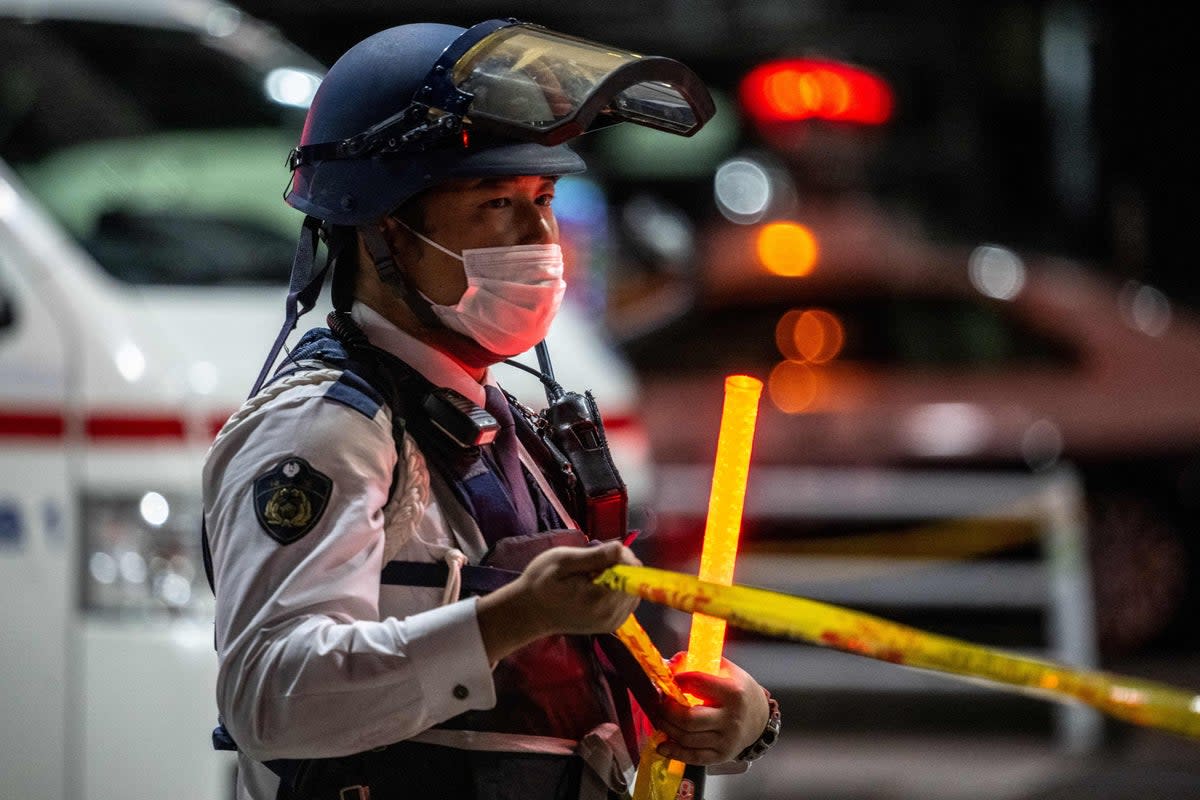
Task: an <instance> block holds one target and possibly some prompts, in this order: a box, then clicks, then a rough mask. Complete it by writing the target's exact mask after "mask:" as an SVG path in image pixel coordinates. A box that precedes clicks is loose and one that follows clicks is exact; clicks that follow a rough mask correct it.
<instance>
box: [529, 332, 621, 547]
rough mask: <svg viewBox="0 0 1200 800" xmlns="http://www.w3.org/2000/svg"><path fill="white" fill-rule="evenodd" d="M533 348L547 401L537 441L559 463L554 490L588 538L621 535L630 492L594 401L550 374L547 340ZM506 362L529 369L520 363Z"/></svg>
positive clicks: (590, 395) (553, 475) (552, 369)
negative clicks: (616, 463) (610, 450)
mask: <svg viewBox="0 0 1200 800" xmlns="http://www.w3.org/2000/svg"><path fill="white" fill-rule="evenodd" d="M535 351H536V353H537V359H538V366H539V367H541V374H539V375H538V377H539V379H540V380H541V381H542V384H543V385H544V386H545V388H546V400H547V402H548V406H547V408H546V410H545V411H543V412H542V413H541V414H539V415H538V416H537V418H536V419H535V420H534V423H535V426H536V431H537V434H538V440H539V441H540V443H541V444H542V446H543V448H544V450H545V451H546V453H547V455H548V456H549V457H550V458H551V459H552V460H553V461H554V462H555V463H556V464H557V465H558V469H557V470H554V471H553V472H552V474H551V475H550V478H551V480H552V481H553V483H554V484H555V489H556V490H557V492H558V495H559V496H560V497H561V498H562V499H563V501H564V502H565V504H566V505H567V510H568V511H569V512H570V513H571V515H572V516H573V517H574V518H575V521H576V522H578V523H579V526H580V527H581V528H583V530H584V532H586V533H587V534H588V536H589V537H591V538H592V539H600V540H608V539H623V538H625V535H626V534H627V533H628V527H629V493H628V491H627V490H626V488H625V482H624V481H622V480H621V476H620V474H619V473H618V472H617V468H616V465H615V464H614V463H613V460H612V454H611V453H609V450H608V440H607V439H606V438H605V435H604V423H603V421H602V420H601V418H600V412H599V409H598V408H597V407H596V400H595V398H594V397H593V396H592V393H591V392H590V391H589V392H585V393H584V394H579V393H578V392H568V391H565V390H563V388H562V386H561V385H559V383H558V381H556V380H555V379H554V367H553V366H552V365H551V363H550V352H549V350H548V349H547V348H546V343H545V342H540V343H538V345H537V347H536V349H535ZM507 363H509V364H511V365H513V366H515V367H518V368H520V369H524V370H526V371H527V372H533V370H531V369H529V368H528V367H526V366H525V365H524V364H520V363H518V362H515V361H508V362H507Z"/></svg>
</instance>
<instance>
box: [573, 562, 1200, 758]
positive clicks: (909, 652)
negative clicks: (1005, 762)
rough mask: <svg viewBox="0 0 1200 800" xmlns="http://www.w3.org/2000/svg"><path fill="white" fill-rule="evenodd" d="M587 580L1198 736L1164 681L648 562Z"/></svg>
mask: <svg viewBox="0 0 1200 800" xmlns="http://www.w3.org/2000/svg"><path fill="white" fill-rule="evenodd" d="M596 583H598V584H600V585H602V586H607V587H608V588H610V589H613V590H615V591H619V592H624V593H626V594H631V595H635V596H638V597H642V598H644V599H646V600H649V601H651V602H654V603H658V604H660V605H665V606H669V607H670V608H674V609H677V610H679V611H684V612H687V613H689V614H695V613H702V614H708V615H710V616H713V617H720V618H721V619H724V620H726V621H727V622H729V623H730V624H732V625H736V626H737V627H739V628H743V629H745V630H748V631H754V632H756V633H761V634H764V635H767V636H774V637H777V638H783V639H794V640H797V641H806V642H811V643H813V644H819V645H823V646H825V647H832V648H836V649H838V650H844V651H847V652H850V653H857V654H859V655H863V656H868V657H870V658H876V659H880V660H883V661H890V662H892V663H894V664H904V665H906V666H910V667H919V668H922V669H929V670H936V671H938V672H945V673H949V674H952V675H956V676H960V677H966V678H971V679H980V680H985V681H990V682H992V683H996V684H1000V685H1002V686H1009V687H1015V688H1017V689H1019V690H1020V691H1023V692H1027V693H1032V694H1036V695H1038V696H1041V697H1046V698H1048V699H1053V700H1077V701H1079V702H1082V703H1085V704H1087V705H1089V706H1092V707H1094V708H1097V709H1099V710H1100V711H1103V712H1104V713H1106V714H1109V715H1111V716H1113V717H1116V718H1118V719H1122V720H1125V721H1127V722H1132V723H1134V724H1135V725H1141V726H1144V727H1149V728H1159V729H1162V730H1165V731H1170V732H1172V733H1177V734H1181V735H1183V736H1189V737H1193V738H1200V695H1198V694H1196V693H1195V692H1193V691H1188V690H1184V689H1179V688H1176V687H1173V686H1168V685H1166V684H1160V683H1155V682H1152V681H1146V680H1141V679H1139V678H1129V677H1125V676H1121V675H1114V674H1111V673H1103V672H1095V671H1087V670H1080V669H1075V668H1073V667H1068V666H1064V665H1061V664H1055V663H1052V662H1049V661H1042V660H1039V659H1034V658H1027V657H1024V656H1017V655H1013V654H1010V653H1005V652H1001V651H998V650H991V649H988V648H985V647H981V646H979V645H975V644H971V643H969V642H964V641H961V640H959V639H952V638H950V637H948V636H939V635H937V634H933V633H927V632H925V631H921V630H918V629H916V628H911V627H908V626H907V625H900V624H898V623H895V622H890V621H888V620H885V619H881V618H879V617H875V616H872V615H870V614H864V613H861V612H858V611H852V610H850V609H846V608H841V607H839V606H833V605H828V604H826V603H819V602H817V601H815V600H807V599H805V598H802V597H792V596H790V595H785V594H779V593H777V592H769V591H766V590H763V589H752V588H749V587H745V586H737V585H734V586H721V585H719V584H714V583H708V582H705V581H701V580H699V579H697V578H694V577H692V576H690V575H684V574H682V573H678V572H668V571H666V570H660V569H653V568H651V567H632V566H625V565H618V566H615V567H610V568H609V569H607V570H605V571H604V572H603V573H601V574H600V575H599V576H598V577H597V578H596Z"/></svg>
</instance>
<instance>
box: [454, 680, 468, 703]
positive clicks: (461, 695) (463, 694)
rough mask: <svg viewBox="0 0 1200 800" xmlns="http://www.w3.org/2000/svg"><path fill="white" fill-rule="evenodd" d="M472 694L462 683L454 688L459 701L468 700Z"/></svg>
mask: <svg viewBox="0 0 1200 800" xmlns="http://www.w3.org/2000/svg"><path fill="white" fill-rule="evenodd" d="M470 693H471V691H470V690H469V689H468V688H467V687H465V686H463V685H462V684H461V683H460V684H458V685H457V686H455V687H454V696H455V697H457V698H458V699H459V700H466V699H467V695H469V694H470Z"/></svg>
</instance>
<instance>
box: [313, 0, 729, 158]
mask: <svg viewBox="0 0 1200 800" xmlns="http://www.w3.org/2000/svg"><path fill="white" fill-rule="evenodd" d="M422 85H423V88H422V89H421V90H420V91H419V92H418V93H417V95H416V97H414V98H413V102H412V103H411V104H410V105H409V106H408V107H407V108H404V109H400V110H398V112H397V113H396V114H394V115H393V116H391V117H389V118H388V119H385V120H383V121H382V122H380V123H378V124H376V125H374V126H372V127H371V128H370V129H368V130H366V131H364V132H362V133H360V134H358V135H357V136H353V137H351V138H349V139H345V140H343V141H341V142H326V143H320V144H310V145H306V146H301V147H298V148H296V150H295V151H293V154H292V159H291V166H292V168H293V169H294V168H295V166H297V165H299V164H302V163H305V162H310V161H318V160H327V159H337V158H364V157H371V156H384V155H388V154H409V153H417V152H423V151H426V150H430V149H432V148H435V147H445V146H446V145H447V144H453V143H454V142H453V141H452V139H454V138H457V139H459V140H460V141H461V146H463V147H469V146H470V143H471V141H472V140H473V139H475V138H476V137H478V138H481V139H483V140H487V139H501V140H516V141H529V142H536V143H538V144H543V145H555V144H559V143H561V142H564V141H566V140H568V139H572V138H574V137H576V136H579V135H581V134H583V133H586V132H588V131H591V130H596V129H598V128H602V127H605V126H608V125H612V124H615V123H617V122H632V123H635V124H638V125H645V126H647V127H650V128H655V129H658V130H662V131H666V132H668V133H673V134H677V135H679V136H691V135H692V134H694V133H696V131H698V130H700V128H701V127H702V126H703V125H704V123H706V122H707V121H708V120H709V119H710V118H711V117H712V115H713V111H714V107H713V101H712V97H711V96H710V95H709V93H708V90H707V89H706V88H705V86H704V84H703V82H702V81H701V80H700V79H699V77H697V76H696V74H695V73H694V72H692V71H691V70H690V69H689V68H688V67H686V66H685V65H683V64H681V63H679V62H678V61H675V60H673V59H669V58H663V57H661V56H644V55H640V54H638V53H634V52H630V51H628V50H622V49H620V48H617V47H610V46H608V45H604V44H599V43H596V42H590V41H587V40H585V39H579V38H576V37H574V36H568V35H566V34H561V33H556V32H555V31H551V30H548V29H546V28H542V27H540V26H537V25H531V24H528V23H523V22H517V21H516V20H489V21H488V22H482V23H480V24H478V25H475V26H474V27H472V28H470V29H468V30H467V31H465V32H464V33H463V34H462V35H460V36H459V37H458V39H456V40H455V41H454V42H453V43H452V44H451V45H450V46H449V47H448V48H447V49H446V51H445V52H444V53H443V54H442V56H441V57H440V58H439V59H438V61H437V63H436V64H435V65H434V66H433V68H432V69H431V70H430V72H429V74H428V76H427V77H426V79H425V81H424V82H423V84H422Z"/></svg>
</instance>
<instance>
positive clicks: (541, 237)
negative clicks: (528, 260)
mask: <svg viewBox="0 0 1200 800" xmlns="http://www.w3.org/2000/svg"><path fill="white" fill-rule="evenodd" d="M517 225H518V230H519V234H520V238H519V240H518V241H519V243H520V244H554V243H555V242H557V241H558V227H557V225H556V224H555V220H554V214H553V212H550V211H549V210H548V209H547V208H546V207H545V206H540V205H537V204H536V203H532V202H530V203H521V204H520V206H519V214H518V219H517Z"/></svg>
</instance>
